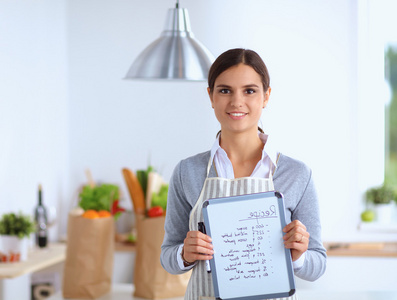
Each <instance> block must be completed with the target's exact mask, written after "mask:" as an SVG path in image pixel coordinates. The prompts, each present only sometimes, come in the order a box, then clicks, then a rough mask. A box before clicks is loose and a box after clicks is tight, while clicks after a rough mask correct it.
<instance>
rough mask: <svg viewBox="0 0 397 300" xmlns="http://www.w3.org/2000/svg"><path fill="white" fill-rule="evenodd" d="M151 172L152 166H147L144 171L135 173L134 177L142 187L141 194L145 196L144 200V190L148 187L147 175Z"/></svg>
mask: <svg viewBox="0 0 397 300" xmlns="http://www.w3.org/2000/svg"><path fill="white" fill-rule="evenodd" d="M152 171H154V168H153V167H152V166H149V167H148V168H147V169H146V170H137V171H136V177H137V178H138V181H139V184H140V185H141V187H142V190H143V194H144V195H145V198H146V190H147V185H148V177H149V173H150V172H152Z"/></svg>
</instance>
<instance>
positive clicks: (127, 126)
mask: <svg viewBox="0 0 397 300" xmlns="http://www.w3.org/2000/svg"><path fill="white" fill-rule="evenodd" d="M153 3H155V5H154V4H153ZM243 3H244V4H243ZM173 5H174V3H173V1H155V2H153V1H151V2H150V1H148V2H142V1H105V0H103V1H97V0H96V1H93V0H92V1H70V2H69V9H70V10H69V20H70V23H69V37H70V40H69V41H70V44H69V49H70V73H69V75H70V76H69V81H70V111H71V114H70V116H71V119H70V129H71V132H72V134H71V188H72V190H74V189H76V188H77V187H78V186H79V184H81V183H83V182H84V181H85V178H84V168H86V167H89V168H91V170H92V172H93V175H94V177H95V179H97V180H101V181H110V182H116V183H119V184H121V185H122V187H123V188H124V190H125V186H124V182H123V180H122V177H121V168H122V167H124V166H128V167H130V168H132V169H134V170H136V169H139V168H144V167H146V166H147V163H148V161H150V162H151V163H152V164H153V165H155V166H156V167H157V168H159V169H160V171H161V172H162V173H163V175H164V176H165V177H166V178H167V179H168V178H169V177H170V174H171V172H172V170H173V167H174V166H175V164H176V163H177V162H178V161H179V160H180V159H182V158H185V157H187V156H189V155H193V154H195V153H198V152H200V151H205V150H207V149H209V148H210V147H211V145H212V143H213V139H214V135H215V133H216V132H217V130H218V125H217V123H216V120H215V117H214V116H213V112H212V110H211V107H210V105H209V101H208V97H207V95H206V91H205V87H206V84H205V83H165V82H143V81H135V82H134V81H125V80H121V78H123V76H124V75H125V74H126V72H127V70H128V68H129V67H130V65H131V63H132V62H133V60H134V59H135V58H136V57H137V55H138V54H139V53H140V52H141V51H142V50H143V49H144V48H145V47H146V46H147V45H148V44H149V43H150V42H152V41H153V40H154V39H156V38H157V37H158V36H159V35H160V32H161V31H162V28H163V24H164V21H165V16H166V11H167V9H168V8H170V7H172V6H173ZM181 5H182V6H183V7H186V8H188V10H189V14H190V18H191V23H192V30H193V32H194V33H195V35H196V37H197V38H198V39H199V40H200V41H201V42H203V43H204V44H205V45H207V47H208V48H209V49H210V50H211V51H212V52H213V54H214V55H215V56H217V55H219V54H220V53H221V52H223V51H225V50H227V49H229V48H233V47H245V48H252V49H254V50H256V51H257V52H259V53H260V54H261V56H262V57H263V59H264V60H265V62H266V63H267V65H268V68H269V71H270V75H271V86H272V97H271V100H270V104H269V106H268V108H267V109H266V111H265V112H264V115H263V118H262V119H263V124H264V127H265V130H266V131H267V132H269V133H270V134H271V135H272V136H274V137H276V138H277V140H278V143H279V145H280V150H281V151H282V152H284V153H285V154H288V155H291V156H293V157H296V158H299V159H302V160H304V161H305V162H306V163H307V164H309V165H310V166H311V167H312V168H313V171H314V176H315V180H316V183H317V186H318V190H319V194H320V201H321V203H320V204H321V210H322V218H323V231H324V238H326V239H328V240H330V239H343V238H351V237H352V236H353V235H355V234H356V233H357V231H356V226H357V224H358V222H359V213H360V211H361V209H362V202H361V198H360V197H361V196H360V195H361V191H360V189H359V188H358V186H357V181H356V177H357V165H358V159H357V158H356V156H357V152H358V146H357V138H356V135H357V126H356V123H357V118H358V116H357V104H358V99H357V71H356V69H357V2H356V1H342V0H339V1H292V0H291V1H290V0H284V1H258V0H247V1H244V2H241V1H236V0H218V1H209V0H202V1H183V2H181ZM379 148H381V146H379ZM369 176H373V177H374V176H375V177H376V176H377V174H369ZM355 238H357V237H356V236H355Z"/></svg>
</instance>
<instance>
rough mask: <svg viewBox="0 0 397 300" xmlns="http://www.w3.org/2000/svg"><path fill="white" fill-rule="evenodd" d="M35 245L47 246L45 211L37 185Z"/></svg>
mask: <svg viewBox="0 0 397 300" xmlns="http://www.w3.org/2000/svg"><path fill="white" fill-rule="evenodd" d="M35 221H36V245H37V246H39V247H40V248H43V247H45V246H47V211H46V208H45V207H44V205H43V199H42V189H41V184H40V185H39V203H38V205H37V206H36V208H35Z"/></svg>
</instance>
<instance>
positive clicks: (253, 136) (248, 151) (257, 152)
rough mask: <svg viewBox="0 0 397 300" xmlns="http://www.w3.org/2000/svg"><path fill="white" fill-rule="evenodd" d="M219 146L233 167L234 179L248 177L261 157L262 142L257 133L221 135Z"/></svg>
mask: <svg viewBox="0 0 397 300" xmlns="http://www.w3.org/2000/svg"><path fill="white" fill-rule="evenodd" d="M220 146H221V147H222V149H223V150H225V152H226V153H227V156H228V157H229V159H230V161H231V162H232V165H233V170H234V177H235V178H238V177H243V176H250V175H251V174H252V172H253V170H254V168H255V166H256V164H257V163H258V161H259V160H260V159H261V157H262V151H263V146H264V145H263V142H262V141H261V139H260V138H259V136H258V131H257V130H255V131H251V132H245V133H237V134H236V133H232V134H230V133H228V132H223V131H222V133H221V138H220Z"/></svg>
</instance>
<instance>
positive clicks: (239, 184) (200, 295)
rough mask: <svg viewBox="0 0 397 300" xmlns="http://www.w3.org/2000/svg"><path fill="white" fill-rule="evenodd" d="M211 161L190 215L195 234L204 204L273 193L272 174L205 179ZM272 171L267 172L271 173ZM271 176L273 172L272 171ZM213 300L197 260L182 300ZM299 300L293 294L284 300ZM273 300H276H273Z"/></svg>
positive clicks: (208, 279)
mask: <svg viewBox="0 0 397 300" xmlns="http://www.w3.org/2000/svg"><path fill="white" fill-rule="evenodd" d="M211 165H212V161H211V160H210V161H209V162H208V167H207V178H206V180H205V182H204V186H203V188H202V190H201V193H200V196H199V198H198V200H197V202H196V204H195V206H194V207H193V209H192V211H191V212H190V219H189V229H190V230H191V231H192V230H198V222H203V221H204V219H203V214H202V207H203V203H204V201H206V200H208V199H211V198H218V197H229V196H239V195H246V194H253V193H261V192H269V191H274V185H273V176H272V172H270V173H269V178H256V177H242V178H237V179H225V178H220V177H208V174H209V171H210V168H211ZM271 169H272V168H270V170H271ZM273 172H274V171H273ZM207 299H208V300H212V299H215V297H214V287H213V284H212V276H211V273H207V270H206V266H205V261H203V260H200V261H198V263H197V264H196V265H195V266H194V268H193V272H192V275H191V277H190V280H189V284H188V286H187V289H186V293H185V300H207ZM281 299H288V300H298V298H297V296H296V293H295V294H294V295H293V296H291V297H287V298H279V300H281ZM274 300H276V299H274Z"/></svg>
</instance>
